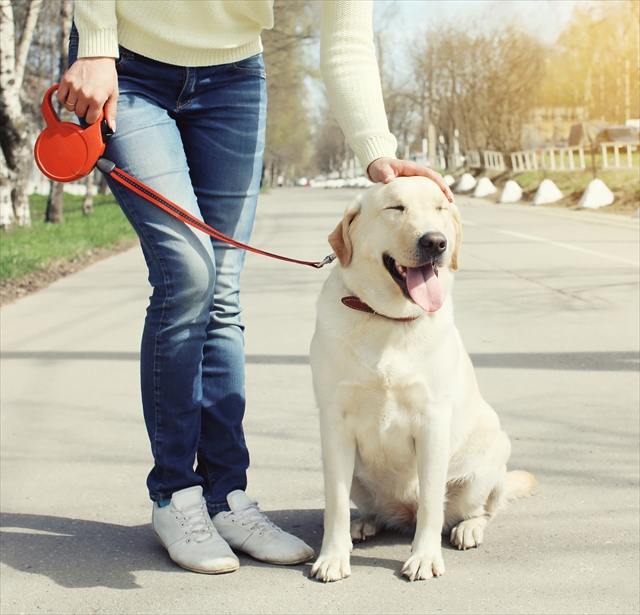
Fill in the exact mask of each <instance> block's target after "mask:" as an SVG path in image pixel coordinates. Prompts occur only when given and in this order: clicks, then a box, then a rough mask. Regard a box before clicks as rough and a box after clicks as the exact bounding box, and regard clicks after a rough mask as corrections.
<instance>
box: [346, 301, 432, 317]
mask: <svg viewBox="0 0 640 615" xmlns="http://www.w3.org/2000/svg"><path fill="white" fill-rule="evenodd" d="M341 301H342V303H343V304H344V305H346V306H347V307H348V308H351V309H352V310H357V311H358V312H365V313H367V314H375V315H376V316H382V318H386V319H387V320H395V321H397V322H411V321H412V320H416V319H417V318H419V316H413V317H411V318H409V317H407V318H393V317H392V316H385V315H384V314H380V313H379V312H376V311H375V310H374V309H373V308H372V307H371V306H370V305H367V304H366V303H365V302H364V301H360V299H358V297H354V296H350V297H342V300H341Z"/></svg>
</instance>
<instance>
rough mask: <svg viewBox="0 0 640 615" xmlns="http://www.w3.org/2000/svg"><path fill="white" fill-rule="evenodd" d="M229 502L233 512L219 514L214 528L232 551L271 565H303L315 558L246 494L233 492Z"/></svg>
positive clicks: (310, 551) (304, 545)
mask: <svg viewBox="0 0 640 615" xmlns="http://www.w3.org/2000/svg"><path fill="white" fill-rule="evenodd" d="M227 502H228V503H229V508H231V512H220V513H218V514H217V515H216V516H215V517H214V518H213V524H214V525H215V526H216V529H217V530H218V532H219V533H220V536H222V537H223V538H224V539H225V540H226V541H227V543H228V544H229V545H230V546H231V547H232V548H234V549H238V550H239V551H244V552H245V553H247V554H248V555H251V557H255V558H256V559H259V560H260V561H263V562H267V563H269V564H300V563H302V562H306V561H308V560H310V559H311V558H312V557H313V555H314V553H313V549H312V548H311V547H310V546H309V545H307V544H305V543H304V542H303V541H302V540H300V539H299V538H296V537H295V536H292V535H291V534H287V533H286V532H283V531H282V530H281V529H280V528H279V527H278V526H277V525H275V524H273V523H272V522H271V521H269V519H267V516H266V515H265V514H264V513H263V512H262V511H261V510H260V509H259V508H258V502H254V501H252V500H250V499H249V498H248V497H247V494H246V493H245V492H244V491H240V490H237V491H232V492H231V493H230V494H229V495H228V496H227Z"/></svg>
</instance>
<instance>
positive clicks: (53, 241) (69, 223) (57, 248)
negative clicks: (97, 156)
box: [0, 194, 135, 283]
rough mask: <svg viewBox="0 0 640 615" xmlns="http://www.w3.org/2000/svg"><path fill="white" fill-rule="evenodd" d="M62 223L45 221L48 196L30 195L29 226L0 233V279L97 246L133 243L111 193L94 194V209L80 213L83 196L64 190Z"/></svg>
mask: <svg viewBox="0 0 640 615" xmlns="http://www.w3.org/2000/svg"><path fill="white" fill-rule="evenodd" d="M64 198H65V203H64V223H63V224H49V223H46V222H44V214H45V209H46V205H47V197H45V196H42V195H38V194H34V195H32V196H31V197H29V204H30V207H31V218H32V226H31V228H23V227H14V228H12V229H11V230H10V231H9V232H6V231H2V232H1V234H0V283H4V282H6V281H7V280H17V279H20V278H23V277H24V276H26V275H29V274H33V273H35V272H38V271H42V270H46V269H48V268H50V267H51V265H52V263H53V262H55V261H59V260H63V261H71V260H74V259H82V258H83V257H85V256H87V255H88V254H91V253H92V252H93V251H94V250H96V249H117V248H119V247H120V246H121V245H122V244H123V243H127V244H132V243H133V242H134V241H135V233H134V231H133V229H132V228H131V226H130V225H129V223H128V222H127V219H126V218H125V217H124V214H123V213H122V211H121V210H120V207H119V206H118V205H117V203H116V202H115V199H114V198H113V197H112V196H111V195H108V196H103V195H96V197H95V200H94V213H93V214H91V215H88V216H87V215H84V214H83V213H82V197H80V196H73V195H70V194H65V195H64Z"/></svg>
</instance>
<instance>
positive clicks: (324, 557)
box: [311, 552, 351, 583]
mask: <svg viewBox="0 0 640 615" xmlns="http://www.w3.org/2000/svg"><path fill="white" fill-rule="evenodd" d="M349 557H350V554H349V553H348V552H347V553H342V554H333V553H326V554H325V553H320V555H319V556H318V559H317V560H316V563H315V564H314V565H313V568H311V576H312V577H315V578H316V579H318V581H324V582H325V583H328V582H329V581H339V580H340V579H345V578H346V577H348V576H350V575H351V566H350V565H349Z"/></svg>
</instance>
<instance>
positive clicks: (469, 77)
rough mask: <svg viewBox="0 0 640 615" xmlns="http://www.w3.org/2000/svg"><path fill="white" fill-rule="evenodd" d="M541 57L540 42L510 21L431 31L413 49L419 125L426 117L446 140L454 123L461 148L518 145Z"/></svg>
mask: <svg viewBox="0 0 640 615" xmlns="http://www.w3.org/2000/svg"><path fill="white" fill-rule="evenodd" d="M544 57H545V50H544V48H543V47H542V45H541V44H540V43H539V42H538V41H536V40H535V39H533V38H532V37H530V36H528V35H526V34H525V33H524V32H522V31H520V30H519V29H518V28H516V27H515V26H514V25H504V24H500V26H499V27H495V28H494V29H493V30H491V31H488V32H487V31H486V30H484V31H478V32H471V33H470V32H463V31H461V30H459V29H458V28H456V27H454V26H448V27H446V28H442V27H441V28H439V29H438V32H437V34H436V33H435V32H433V33H430V34H429V35H427V37H425V39H424V41H423V42H422V44H418V45H416V47H415V49H414V52H413V66H414V74H415V78H414V79H413V81H414V82H415V83H416V84H417V88H416V90H415V91H414V95H413V99H414V100H415V101H417V102H419V105H420V109H421V117H420V125H421V130H422V131H424V128H425V124H426V123H427V119H426V118H428V122H429V123H433V124H434V125H435V126H436V128H437V132H438V134H440V135H443V136H444V137H445V140H446V141H449V140H450V139H451V138H452V136H453V133H454V130H455V129H458V130H459V132H460V135H461V144H462V146H463V148H465V149H485V148H486V149H496V150H499V151H505V152H508V151H514V150H517V149H520V140H521V133H522V126H523V124H524V123H525V122H526V121H527V118H528V115H529V112H530V110H531V108H532V107H533V106H534V104H535V94H536V91H537V87H538V85H539V83H540V81H541V79H542V76H543V70H544ZM423 134H424V132H423Z"/></svg>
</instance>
